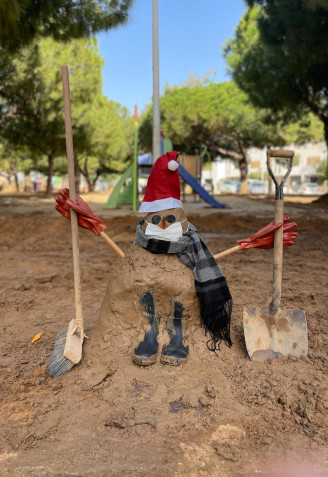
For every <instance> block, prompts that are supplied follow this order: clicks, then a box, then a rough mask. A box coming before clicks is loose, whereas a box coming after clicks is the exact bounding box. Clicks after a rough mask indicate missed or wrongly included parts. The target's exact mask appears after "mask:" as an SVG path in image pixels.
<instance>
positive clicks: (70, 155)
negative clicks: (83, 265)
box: [61, 65, 84, 340]
mask: <svg viewBox="0 0 328 477" xmlns="http://www.w3.org/2000/svg"><path fill="white" fill-rule="evenodd" d="M61 70H62V81H63V96H64V113H65V136H66V154H67V166H68V184H69V198H70V199H71V200H72V201H73V202H76V191H75V172H74V149H73V133H72V118H71V102H70V90H69V79H68V68H67V65H63V66H62V69H61ZM70 212H71V230H72V248H73V269H74V290H75V318H76V323H77V329H78V332H79V333H80V335H81V339H82V340H83V338H84V326H83V314H82V300H81V270H80V253H79V229H78V223H77V215H76V212H75V211H74V210H72V209H71V211H70Z"/></svg>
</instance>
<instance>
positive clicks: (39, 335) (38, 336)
mask: <svg viewBox="0 0 328 477" xmlns="http://www.w3.org/2000/svg"><path fill="white" fill-rule="evenodd" d="M42 335H43V333H38V334H37V335H35V336H34V338H33V339H32V341H31V343H35V342H36V341H39V339H40V338H41V336H42Z"/></svg>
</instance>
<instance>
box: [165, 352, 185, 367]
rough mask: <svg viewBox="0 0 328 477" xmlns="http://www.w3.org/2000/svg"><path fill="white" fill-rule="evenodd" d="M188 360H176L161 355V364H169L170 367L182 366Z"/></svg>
mask: <svg viewBox="0 0 328 477" xmlns="http://www.w3.org/2000/svg"><path fill="white" fill-rule="evenodd" d="M187 359H188V358H174V357H173V356H166V355H165V354H162V355H161V363H162V364H168V365H169V366H180V365H181V364H184V363H185V362H186V361H187Z"/></svg>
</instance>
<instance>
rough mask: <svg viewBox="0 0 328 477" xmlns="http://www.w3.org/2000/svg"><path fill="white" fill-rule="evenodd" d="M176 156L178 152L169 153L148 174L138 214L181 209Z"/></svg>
mask: <svg viewBox="0 0 328 477" xmlns="http://www.w3.org/2000/svg"><path fill="white" fill-rule="evenodd" d="M178 155H179V153H178V152H176V151H171V152H167V153H166V154H164V155H163V156H161V157H159V158H158V159H157V161H156V162H155V164H154V166H153V168H152V170H151V172H150V175H149V178H148V183H147V189H146V194H145V197H144V199H143V201H142V203H141V206H140V209H139V213H143V212H146V213H147V214H149V213H150V212H160V211H161V210H166V209H175V208H176V207H181V208H183V207H182V202H181V201H180V177H179V172H178V167H179V164H178V162H177V158H178Z"/></svg>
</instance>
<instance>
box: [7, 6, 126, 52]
mask: <svg viewBox="0 0 328 477" xmlns="http://www.w3.org/2000/svg"><path fill="white" fill-rule="evenodd" d="M131 5H132V0H93V1H83V0H7V1H6V0H2V1H1V2H0V48H4V49H5V50H7V51H10V52H13V51H17V50H18V49H19V48H21V47H24V46H27V45H28V44H30V43H32V42H33V40H35V39H36V38H37V37H52V38H53V39H54V40H57V41H68V40H72V39H78V38H85V37H89V36H91V35H94V34H95V33H97V32H99V31H101V30H109V29H111V28H115V27H116V26H118V25H121V24H122V23H125V22H126V21H127V20H128V13H129V9H130V7H131Z"/></svg>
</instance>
